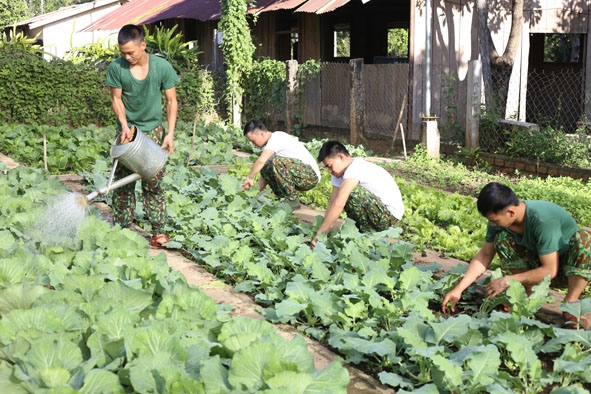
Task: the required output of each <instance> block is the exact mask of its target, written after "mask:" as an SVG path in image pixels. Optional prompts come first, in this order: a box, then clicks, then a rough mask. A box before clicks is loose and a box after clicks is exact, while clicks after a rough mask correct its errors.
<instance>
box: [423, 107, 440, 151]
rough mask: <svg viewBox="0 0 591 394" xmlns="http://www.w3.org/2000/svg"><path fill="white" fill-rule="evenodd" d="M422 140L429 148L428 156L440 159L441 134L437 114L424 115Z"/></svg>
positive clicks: (426, 147)
mask: <svg viewBox="0 0 591 394" xmlns="http://www.w3.org/2000/svg"><path fill="white" fill-rule="evenodd" d="M421 121H422V123H421V129H422V130H421V131H422V138H421V142H422V143H423V144H424V145H425V149H427V156H428V157H431V158H434V159H439V148H440V146H439V145H440V144H441V136H440V134H439V127H438V125H437V116H426V115H424V116H423V118H422V119H421Z"/></svg>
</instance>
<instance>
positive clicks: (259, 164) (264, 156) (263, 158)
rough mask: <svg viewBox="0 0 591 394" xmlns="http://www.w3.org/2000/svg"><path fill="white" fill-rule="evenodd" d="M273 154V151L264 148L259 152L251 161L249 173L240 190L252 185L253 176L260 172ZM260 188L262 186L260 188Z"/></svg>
mask: <svg viewBox="0 0 591 394" xmlns="http://www.w3.org/2000/svg"><path fill="white" fill-rule="evenodd" d="M274 154H275V151H272V150H269V149H265V150H263V151H262V152H261V154H260V156H259V157H258V158H257V159H256V161H255V162H254V163H253V165H252V168H251V169H250V173H249V174H248V176H247V177H246V179H245V180H244V182H243V183H242V190H244V189H249V188H251V187H252V186H253V185H254V177H255V176H256V175H257V174H258V173H259V172H261V170H262V169H263V167H264V166H265V163H266V162H267V160H269V159H270V158H271V156H273V155H274ZM261 189H262V188H261Z"/></svg>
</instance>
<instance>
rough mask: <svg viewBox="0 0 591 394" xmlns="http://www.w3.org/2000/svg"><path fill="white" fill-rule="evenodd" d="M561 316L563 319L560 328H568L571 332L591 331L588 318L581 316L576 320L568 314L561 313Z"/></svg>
mask: <svg viewBox="0 0 591 394" xmlns="http://www.w3.org/2000/svg"><path fill="white" fill-rule="evenodd" d="M562 316H563V317H564V323H563V324H562V327H564V328H569V329H571V330H579V329H581V330H589V329H591V321H589V319H588V318H586V317H584V316H581V318H580V319H577V317H576V316H575V315H572V314H570V313H568V312H562Z"/></svg>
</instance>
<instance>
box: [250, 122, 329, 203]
mask: <svg viewBox="0 0 591 394" xmlns="http://www.w3.org/2000/svg"><path fill="white" fill-rule="evenodd" d="M244 136H245V137H246V138H248V139H249V140H250V141H251V142H252V143H253V144H254V145H255V146H257V147H259V148H263V152H262V153H261V154H260V156H259V157H258V158H257V160H256V161H255V162H254V164H253V165H252V168H251V170H250V173H249V174H248V176H247V177H246V180H245V181H244V182H243V183H242V190H244V189H248V188H250V187H252V186H253V185H254V177H255V176H256V175H257V174H258V173H259V172H260V173H261V177H260V178H259V181H258V184H259V190H260V191H263V189H264V188H265V186H267V185H269V187H270V188H271V190H273V193H275V195H276V196H277V197H278V198H280V199H284V200H285V201H286V202H287V203H288V204H289V205H290V206H291V208H292V209H294V210H295V209H298V208H299V207H300V203H299V198H298V194H297V192H298V191H306V190H310V189H312V188H313V187H314V186H316V185H317V184H318V182H319V181H320V168H319V167H318V163H317V162H316V160H314V157H313V156H312V154H311V153H310V152H309V151H308V149H306V147H305V146H304V144H303V143H302V142H301V141H299V140H298V138H297V137H294V136H292V135H289V134H287V133H285V132H283V131H275V132H270V131H269V130H267V128H266V127H265V125H264V124H263V123H262V122H260V121H258V120H251V121H249V122H248V123H246V125H245V126H244Z"/></svg>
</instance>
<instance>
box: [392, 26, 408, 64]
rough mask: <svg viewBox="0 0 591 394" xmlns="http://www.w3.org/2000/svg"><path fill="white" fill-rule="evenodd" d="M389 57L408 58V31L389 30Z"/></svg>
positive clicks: (400, 29)
mask: <svg viewBox="0 0 591 394" xmlns="http://www.w3.org/2000/svg"><path fill="white" fill-rule="evenodd" d="M388 56H390V57H408V29H404V28H398V29H389V30H388Z"/></svg>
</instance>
